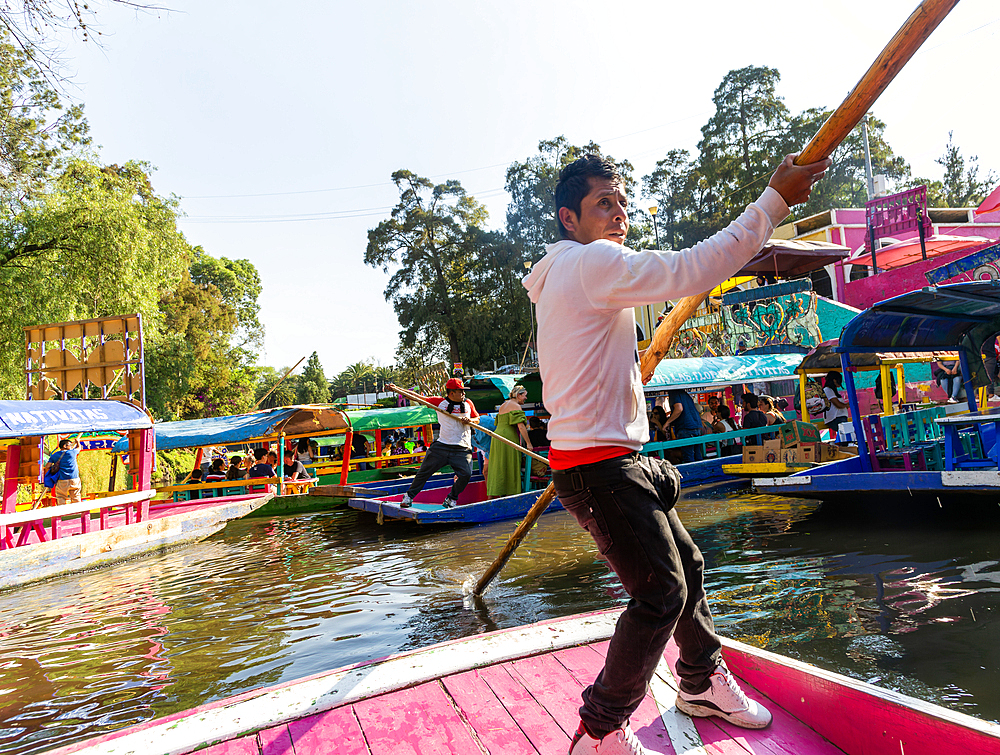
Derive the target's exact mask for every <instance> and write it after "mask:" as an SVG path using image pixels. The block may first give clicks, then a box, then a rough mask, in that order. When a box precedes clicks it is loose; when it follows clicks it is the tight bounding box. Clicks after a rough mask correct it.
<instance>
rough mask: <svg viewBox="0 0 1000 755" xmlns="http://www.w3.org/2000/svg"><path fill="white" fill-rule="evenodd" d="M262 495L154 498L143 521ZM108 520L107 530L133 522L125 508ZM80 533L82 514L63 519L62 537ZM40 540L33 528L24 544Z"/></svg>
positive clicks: (94, 523)
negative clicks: (126, 513)
mask: <svg viewBox="0 0 1000 755" xmlns="http://www.w3.org/2000/svg"><path fill="white" fill-rule="evenodd" d="M260 495H261V494H260V493H252V494H248V495H240V496H228V497H226V498H203V499H200V500H194V501H180V502H174V501H171V500H169V499H166V500H163V499H160V500H153V501H150V502H149V518H148V519H146V518H144V519H143V520H142V521H144V522H145V521H150V520H154V519H165V518H166V517H169V516H174V515H175V514H187V513H190V512H192V511H198V510H199V509H206V508H210V507H212V506H219V505H220V504H223V503H230V502H235V501H243V500H249V499H253V498H259V497H260ZM104 500H107V499H104ZM98 502H99V501H98V500H95V501H94V503H95V508H96V505H97V503H98ZM36 511H37V512H38V513H39V514H40V515H44V513H45V508H44V507H43V508H40V509H36ZM91 521H92V523H91V529H90V531H91V532H94V531H96V530H97V529H99V524H98V519H97V515H95V514H92V515H91ZM107 521H108V523H107V526H106V527H104V529H106V530H110V529H115V528H116V527H124V526H125V525H126V524H130V523H132V522H127V521H126V516H125V511H124V509H122V510H120V511H114V512H112V513H111V514H109V515H108V517H107ZM50 530H51V528H49V527H46V537H47V538H50V536H51V531H50ZM80 534H83V522H82V521H81V517H80V516H78V515H77V516H67V517H65V518H63V519H62V521H61V522H60V524H59V537H60V538H64V537H72V536H74V535H80ZM39 542H41V540H40V538H39V536H38V532H37V531H36V530H34V529H32V530H30V531H29V532H28V535H27V541H26V542H25V543H24V545H33V544H35V543H39ZM22 547H23V546H22Z"/></svg>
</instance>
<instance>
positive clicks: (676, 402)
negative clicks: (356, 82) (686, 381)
mask: <svg viewBox="0 0 1000 755" xmlns="http://www.w3.org/2000/svg"><path fill="white" fill-rule="evenodd" d="M667 401H669V402H670V414H669V415H668V416H667V422H666V427H672V428H674V437H676V438H678V439H680V438H697V437H698V436H699V435H701V414H699V413H698V406H697V405H696V404H695V403H694V399H693V398H691V396H690V394H689V393H688V392H687V391H682V390H676V391H670V392H669V393H668V394H667ZM680 451H681V463H685V462H689V461H700V460H701V448H700V447H698V446H685V447H684V448H682V449H680Z"/></svg>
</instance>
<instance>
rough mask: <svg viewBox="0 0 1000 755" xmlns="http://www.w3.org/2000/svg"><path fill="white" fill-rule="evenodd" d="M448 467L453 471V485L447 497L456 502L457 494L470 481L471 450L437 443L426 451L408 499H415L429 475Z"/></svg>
mask: <svg viewBox="0 0 1000 755" xmlns="http://www.w3.org/2000/svg"><path fill="white" fill-rule="evenodd" d="M448 465H451V468H452V469H453V470H455V483H454V484H453V485H452V486H451V492H450V493H448V497H449V498H451V499H452V500H453V501H457V500H458V495H459V493H461V492H462V491H463V490H465V486H466V485H468V484H469V480H471V479H472V450H471V449H468V448H462V447H461V446H449V445H446V444H444V443H441V442H439V441H434V442H433V443H431V447H430V448H428V449H427V455H426V456H424V460H423V463H421V465H420V469H418V470H417V474H416V476H415V477H414V478H413V482H412V483H410V489H409V490H407V491H406V494H407V495H408V496H410V498H416V497H417V493H419V492H420V491H421V490H423V489H424V485H426V484H427V480H429V479H430V477H431V475H432V474H434V473H435V472H437V471H438V470H439V469H441V467H446V466H448Z"/></svg>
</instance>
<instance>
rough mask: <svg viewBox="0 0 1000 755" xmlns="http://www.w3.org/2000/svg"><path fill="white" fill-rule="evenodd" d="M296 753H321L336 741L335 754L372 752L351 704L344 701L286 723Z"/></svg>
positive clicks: (362, 754) (348, 754)
mask: <svg viewBox="0 0 1000 755" xmlns="http://www.w3.org/2000/svg"><path fill="white" fill-rule="evenodd" d="M288 731H289V732H290V734H291V736H292V740H293V742H294V746H295V753H296V755H322V754H323V753H327V752H330V743H331V742H336V743H337V747H336V749H337V753H338V755H371V750H369V749H368V745H367V744H365V735H364V733H363V732H362V731H361V724H359V723H358V719H357V717H356V716H355V715H354V708H353V707H352V706H350V705H345V706H343V707H341V708H334V709H333V710H331V711H326V712H325V713H318V714H316V715H314V716H308V717H306V718H301V719H299V720H298V721H292V722H291V723H290V724H288Z"/></svg>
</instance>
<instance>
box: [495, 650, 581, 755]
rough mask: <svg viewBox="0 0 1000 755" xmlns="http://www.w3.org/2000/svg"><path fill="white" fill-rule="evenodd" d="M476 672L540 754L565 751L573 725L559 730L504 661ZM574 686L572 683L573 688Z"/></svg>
mask: <svg viewBox="0 0 1000 755" xmlns="http://www.w3.org/2000/svg"><path fill="white" fill-rule="evenodd" d="M479 673H480V676H481V677H482V678H483V679H485V680H486V683H487V684H489V686H490V689H492V690H493V692H494V694H496V696H497V698H498V699H499V700H500V701H502V702H503V704H504V707H505V708H506V709H507V710H508V711H509V712H510V714H511V716H513V718H514V720H516V721H518V722H519V723H520V726H521V730H522V731H523V732H524V734H525V736H526V737H527V738H528V741H530V742H531V744H532V746H533V747H534V748H535V749H536V750H538V752H539V753H540V754H541V755H566V752H567V751H568V750H569V741H570V737H571V736H572V732H573V731H576V725H574V726H573V729H572V731H570V732H567V731H565V730H563V729H562V728H561V727H560V726H559V724H557V723H556V722H555V720H554V719H553V718H552V716H551V715H550V714H549V712H548V711H547V710H545V709H544V708H542V707H541V706H539V705H538V701H537V700H535V698H534V697H532V695H531V693H530V692H528V690H526V689H525V688H524V687H523V686H522V685H521V684H520V683H519V682H518V681H516V680H515V679H514V677H512V676H511V673H510V671H509V670H508V669H507V668H506V664H504V665H501V666H490V667H488V668H484V669H480V671H479ZM577 689H579V688H578V687H576V686H575V685H574V691H575V690H577Z"/></svg>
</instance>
